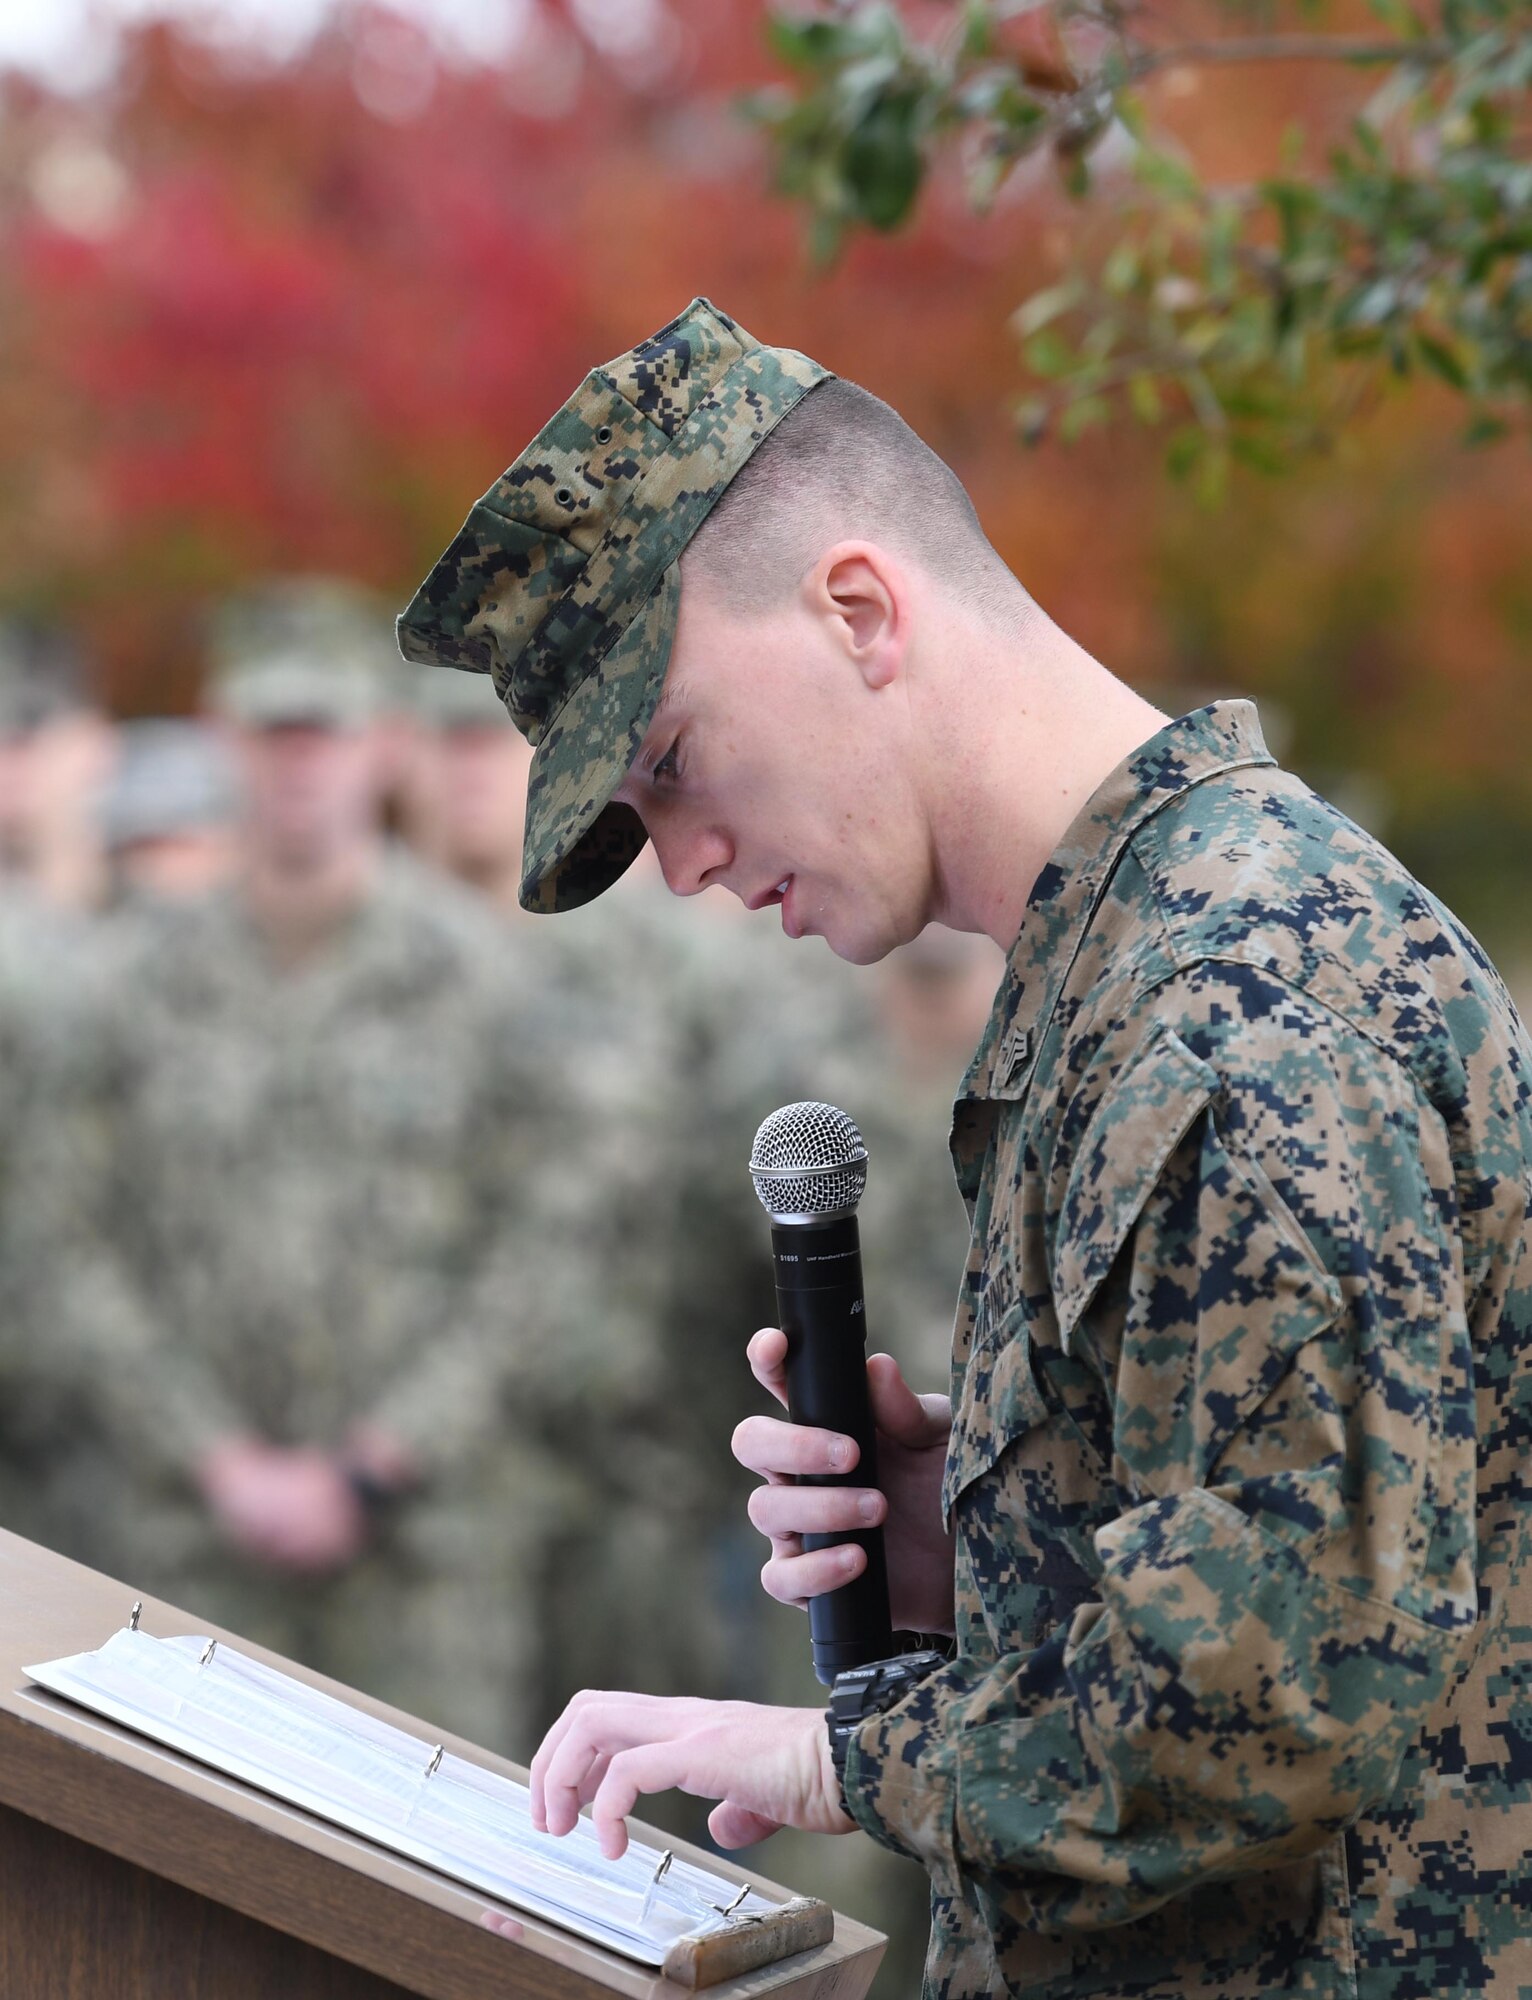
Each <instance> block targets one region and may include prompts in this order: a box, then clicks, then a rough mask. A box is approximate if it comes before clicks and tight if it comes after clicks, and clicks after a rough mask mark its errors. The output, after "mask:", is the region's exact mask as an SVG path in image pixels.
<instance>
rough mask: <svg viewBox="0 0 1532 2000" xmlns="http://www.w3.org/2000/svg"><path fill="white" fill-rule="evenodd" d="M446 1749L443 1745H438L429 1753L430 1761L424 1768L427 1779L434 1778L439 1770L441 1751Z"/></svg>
mask: <svg viewBox="0 0 1532 2000" xmlns="http://www.w3.org/2000/svg"><path fill="white" fill-rule="evenodd" d="M446 1747H447V1746H446V1744H445V1743H438V1744H437V1746H436V1748H435V1749H434V1750H433V1751H432V1752H431V1761H430V1763H429V1764H427V1766H426V1776H427V1777H428V1778H434V1777H435V1776H436V1774H437V1772H438V1771H439V1770H440V1769H441V1767H442V1752H443V1750H445V1749H446Z"/></svg>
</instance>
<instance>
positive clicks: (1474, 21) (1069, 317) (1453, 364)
mask: <svg viewBox="0 0 1532 2000" xmlns="http://www.w3.org/2000/svg"><path fill="white" fill-rule="evenodd" d="M1290 11H1291V10H1290V9H1283V8H1280V7H1262V8H1260V9H1259V10H1257V9H1255V8H1253V7H1251V6H1249V5H1248V4H1244V0H1225V4H1224V5H1223V6H1222V7H1215V8H1210V7H1208V6H1207V5H1205V4H1201V5H1199V4H1186V0H1182V4H1179V5H1177V4H1172V5H1171V6H1169V7H1166V6H1155V7H1152V8H1151V7H1149V6H1147V5H1145V4H1143V0H960V4H951V0H949V4H946V5H932V4H929V0H926V4H920V0H915V4H911V5H908V6H906V7H905V8H903V9H902V10H901V9H900V8H896V7H893V6H890V5H886V4H884V0H850V4H831V5H830V6H828V7H827V8H826V9H824V10H822V11H821V12H819V13H818V14H813V15H803V14H788V13H777V14H774V15H773V17H772V21H771V35H772V41H773V44H774V46H775V47H776V48H777V50H778V51H779V52H780V53H781V55H782V56H783V58H784V60H785V61H786V62H787V63H788V64H790V65H791V66H792V68H793V69H794V70H795V71H796V72H797V86H796V88H795V89H787V88H781V87H779V88H777V89H775V90H773V91H770V92H764V93H761V94H760V96H759V97H758V98H757V99H756V110H757V113H758V115H759V116H760V118H761V119H762V121H763V122H764V123H765V124H766V125H767V126H768V127H769V128H770V130H771V131H772V133H773V136H774V138H775V141H776V148H777V169H778V178H779V182H780V184H781V186H782V187H783V188H784V189H785V190H787V191H788V192H790V193H792V194H794V195H797V196H800V197H802V198H803V199H804V200H805V201H806V202H807V203H808V204H809V206H810V208H811V210H812V212H813V216H814V231H813V240H814V243H815V247H816V249H817V250H818V252H819V254H820V255H822V256H828V255H831V254H833V252H834V250H835V248H836V247H837V246H838V244H839V242H840V240H841V238H842V236H843V234H844V233H845V232H846V230H848V229H850V228H852V227H855V226H857V225H869V226H871V227H874V228H878V229H895V228H897V227H899V226H900V224H902V223H903V222H904V221H905V220H906V219H907V218H908V217H909V215H910V214H911V212H912V211H913V209H914V207H915V204H916V201H917V198H918V195H919V192H920V189H921V185H922V182H923V181H924V180H925V178H926V175H927V170H928V166H929V164H930V161H931V159H932V158H933V157H934V156H936V155H938V154H939V153H941V152H943V151H956V152H957V153H958V154H959V155H960V157H961V160H962V165H963V172H964V178H965V181H966V185H967V189H968V193H969V197H970V199H971V200H972V202H973V203H974V205H975V206H976V207H977V208H979V209H984V208H987V207H989V206H990V205H991V204H992V203H993V202H994V201H995V199H996V198H997V196H999V195H1000V193H1001V192H1002V191H1003V190H1004V188H1005V187H1006V184H1007V182H1008V181H1009V180H1011V179H1012V178H1013V177H1014V176H1015V174H1016V172H1017V169H1018V167H1019V166H1021V165H1022V164H1023V163H1027V162H1037V161H1039V160H1051V161H1052V163H1053V165H1054V166H1055V168H1056V169H1057V171H1058V174H1059V177H1060V180H1061V182H1062V184H1063V186H1064V187H1065V188H1066V189H1067V190H1068V191H1069V192H1070V193H1071V194H1073V195H1075V196H1077V197H1079V198H1081V200H1082V201H1083V200H1084V198H1085V197H1087V196H1088V195H1090V194H1091V192H1092V191H1093V189H1094V190H1095V191H1097V192H1098V193H1099V194H1100V195H1101V196H1102V197H1104V206H1105V207H1106V209H1107V211H1108V214H1109V224H1108V227H1107V228H1105V229H1100V228H1098V229H1095V230H1092V229H1090V227H1089V221H1088V219H1087V222H1086V226H1085V228H1084V229H1083V230H1082V236H1083V241H1082V244H1081V254H1080V255H1079V256H1078V257H1077V258H1076V259H1075V260H1074V264H1073V268H1072V269H1071V270H1070V272H1069V274H1068V276H1067V277H1065V278H1063V279H1061V280H1060V281H1058V282H1056V283H1054V284H1051V285H1049V286H1047V287H1045V288H1044V289H1043V290H1041V291H1038V292H1035V293H1034V294H1033V295H1032V297H1030V298H1029V299H1027V300H1026V302H1025V303H1024V304H1023V305H1022V306H1021V307H1020V309H1019V310H1018V311H1017V313H1016V315H1015V320H1014V324H1015V326H1016V329H1017V332H1018V335H1019V336H1020V337H1021V339H1022V341H1023V343H1024V351H1025V356H1026V360H1027V363H1028V365H1029V367H1030V369H1031V372H1032V374H1033V376H1034V378H1036V379H1037V381H1038V383H1039V388H1038V391H1037V393H1035V394H1034V395H1032V396H1031V397H1029V398H1028V400H1027V401H1026V403H1025V404H1024V405H1023V407H1022V411H1021V422H1022V429H1023V432H1024V434H1025V435H1027V436H1028V437H1029V438H1031V439H1033V440H1036V439H1037V438H1040V437H1041V436H1043V435H1044V434H1045V433H1046V432H1047V430H1048V429H1049V427H1050V425H1051V424H1053V423H1055V422H1056V423H1057V425H1058V428H1059V430H1060V431H1061V433H1062V434H1063V436H1065V437H1066V438H1070V437H1076V436H1078V435H1080V433H1081V432H1082V431H1084V430H1086V429H1087V428H1089V427H1090V426H1091V425H1094V424H1102V423H1106V422H1107V421H1108V420H1109V419H1111V418H1112V417H1113V416H1114V415H1116V414H1118V413H1120V412H1129V413H1131V414H1133V415H1135V416H1137V418H1138V419H1139V420H1140V421H1141V422H1143V423H1146V424H1150V425H1157V424H1159V423H1160V422H1161V421H1162V419H1163V418H1165V417H1166V416H1167V415H1173V416H1174V417H1175V419H1176V427H1175V429H1174V431H1173V433H1172V436H1171V440H1170V448H1169V454H1168V456H1169V464H1170V467H1171V470H1172V471H1174V472H1177V473H1180V474H1183V475H1184V474H1187V473H1192V474H1194V475H1195V481H1196V484H1197V487H1198V489H1199V490H1200V491H1201V492H1202V493H1203V494H1204V496H1205V497H1208V498H1212V497H1216V496H1217V495H1218V494H1220V493H1221V492H1222V490H1223V485H1224V482H1225V480H1226V478H1227V475H1228V470H1229V467H1230V464H1231V463H1242V464H1245V465H1250V466H1254V467H1256V468H1258V469H1260V470H1265V471H1272V470H1279V469H1281V467H1282V466H1283V465H1284V464H1285V463H1286V462H1288V461H1289V460H1290V459H1291V457H1292V455H1293V453H1294V452H1295V451H1302V450H1305V449H1311V448H1312V447H1313V446H1314V445H1315V444H1316V443H1322V442H1324V441H1325V440H1326V439H1327V438H1328V437H1329V436H1330V435H1331V434H1332V433H1333V431H1334V430H1335V428H1336V427H1337V426H1338V425H1340V424H1343V423H1344V422H1345V421H1346V420H1347V417H1348V416H1349V415H1350V414H1351V413H1352V412H1353V411H1354V410H1355V409H1356V408H1357V407H1358V405H1359V404H1360V403H1361V402H1362V401H1363V400H1364V399H1366V398H1367V397H1368V396H1369V395H1370V394H1371V393H1375V392H1376V390H1377V388H1378V386H1379V385H1380V384H1381V383H1386V382H1387V381H1388V379H1389V378H1390V377H1393V378H1395V379H1396V380H1408V378H1409V377H1410V376H1411V375H1412V373H1414V372H1415V371H1416V370H1417V369H1419V370H1424V371H1426V372H1428V373H1429V374H1432V375H1434V376H1436V377H1437V378H1438V379H1439V380H1440V381H1442V382H1444V383H1446V384H1447V386H1448V387H1449V388H1450V389H1452V390H1454V391H1456V392H1457V393H1459V394H1460V395H1461V396H1462V397H1463V398H1464V400H1465V402H1466V403H1467V404H1468V406H1469V411H1470V420H1469V424H1468V429H1467V442H1469V443H1471V444H1484V443H1489V442H1493V441H1497V440H1499V439H1500V438H1503V437H1504V436H1505V435H1506V434H1507V432H1508V429H1509V426H1510V423H1511V422H1512V421H1513V420H1521V421H1523V422H1524V420H1525V418H1526V416H1527V414H1528V411H1529V406H1532V119H1529V117H1528V115H1527V110H1528V102H1529V99H1528V86H1529V84H1532V6H1529V5H1528V4H1527V0H1436V4H1434V5H1432V6H1431V7H1430V8H1429V10H1427V9H1424V8H1417V7H1415V6H1412V5H1410V4H1409V3H1408V0H1368V4H1367V8H1366V11H1365V13H1364V17H1363V18H1364V20H1365V21H1367V23H1368V31H1364V32H1355V31H1352V30H1351V26H1350V23H1349V22H1348V21H1347V20H1345V19H1342V20H1340V21H1339V22H1337V20H1336V16H1337V14H1341V15H1344V14H1346V13H1347V12H1348V11H1349V12H1354V11H1355V9H1351V10H1347V9H1345V8H1344V7H1338V6H1336V5H1333V4H1331V5H1327V4H1325V3H1324V0H1308V4H1305V5H1303V6H1302V7H1301V8H1300V10H1299V12H1300V15H1301V21H1300V23H1299V25H1297V26H1294V25H1293V24H1292V23H1291V22H1290V21H1288V20H1286V19H1284V18H1283V16H1284V14H1286V13H1288V12H1290ZM1316 27H1317V28H1319V29H1321V30H1322V31H1321V32H1315V31H1314V30H1315V29H1316ZM1272 64H1279V65H1282V66H1284V67H1285V68H1287V69H1288V70H1289V71H1290V72H1292V73H1294V74H1296V75H1298V76H1299V77H1301V78H1302V79H1303V81H1304V83H1305V85H1306V94H1307V101H1306V102H1305V103H1304V105H1303V110H1302V114H1301V117H1300V118H1299V119H1298V120H1296V121H1295V122H1292V123H1290V124H1288V125H1287V126H1286V128H1285V129H1284V131H1283V132H1282V136H1281V141H1280V144H1279V145H1278V146H1277V147H1276V148H1274V149H1271V152H1270V153H1269V154H1268V156H1267V157H1264V158H1263V157H1262V149H1261V148H1260V146H1259V145H1258V144H1257V145H1253V146H1247V147H1246V148H1245V149H1244V150H1243V155H1242V157H1241V158H1240V159H1239V160H1238V162H1237V165H1235V163H1231V162H1230V161H1229V160H1227V159H1224V160H1222V161H1220V160H1219V159H1218V158H1217V156H1216V154H1213V156H1212V157H1210V158H1207V159H1203V158H1199V148H1198V147H1197V145H1196V143H1195V139H1194V137H1193V136H1192V135H1190V134H1189V133H1188V132H1187V131H1186V129H1185V121H1179V122H1178V120H1177V118H1176V115H1175V108H1176V103H1177V99H1178V93H1179V94H1181V95H1184V93H1185V90H1186V86H1187V84H1188V81H1190V80H1195V79H1196V77H1197V76H1198V74H1199V73H1200V72H1206V71H1212V72H1215V73H1217V72H1222V73H1223V75H1224V78H1225V81H1224V86H1223V87H1224V89H1225V90H1226V92H1227V93H1228V94H1229V95H1230V96H1233V97H1238V98H1239V99H1240V100H1241V101H1244V102H1249V101H1250V99H1251V97H1252V93H1251V91H1250V86H1249V81H1248V79H1249V76H1250V74H1251V73H1252V72H1254V71H1259V70H1260V69H1261V68H1264V67H1266V66H1269V65H1272ZM1252 108H1254V106H1252ZM1208 150H1209V151H1211V149H1208ZM1231 165H1234V166H1235V170H1234V171H1232V172H1231V171H1230V168H1231Z"/></svg>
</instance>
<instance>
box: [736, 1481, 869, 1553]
mask: <svg viewBox="0 0 1532 2000" xmlns="http://www.w3.org/2000/svg"><path fill="white" fill-rule="evenodd" d="M745 1511H746V1513H747V1514H748V1515H749V1516H750V1521H751V1525H752V1526H753V1527H756V1528H759V1529H760V1531H761V1533H762V1534H763V1535H769V1536H771V1537H772V1539H773V1540H775V1541H780V1540H783V1539H784V1538H786V1537H788V1536H792V1537H794V1538H796V1537H797V1536H799V1535H835V1534H854V1533H855V1532H856V1531H857V1530H858V1529H859V1528H875V1527H876V1526H877V1525H878V1523H879V1522H880V1521H882V1520H883V1519H885V1517H886V1516H887V1514H888V1502H887V1501H886V1500H885V1499H884V1497H883V1495H882V1494H881V1493H879V1492H878V1491H877V1490H876V1489H875V1488H872V1487H867V1486H783V1485H773V1486H757V1487H756V1488H755V1490H754V1491H753V1492H752V1493H751V1495H750V1498H749V1500H748V1501H747V1502H746V1503H745Z"/></svg>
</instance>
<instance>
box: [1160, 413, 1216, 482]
mask: <svg viewBox="0 0 1532 2000" xmlns="http://www.w3.org/2000/svg"><path fill="white" fill-rule="evenodd" d="M1208 442H1209V440H1208V434H1207V432H1206V431H1205V430H1202V429H1200V428H1199V427H1198V426H1197V425H1196V424H1183V425H1182V426H1181V428H1180V429H1179V430H1177V431H1173V432H1172V433H1171V437H1170V442H1169V444H1167V445H1166V447H1165V469H1166V471H1167V472H1168V473H1169V474H1170V476H1171V478H1172V479H1189V478H1190V477H1191V475H1192V473H1193V471H1194V470H1195V469H1196V465H1197V461H1198V460H1199V459H1200V458H1201V457H1202V454H1203V453H1204V452H1205V451H1206V450H1207V448H1208Z"/></svg>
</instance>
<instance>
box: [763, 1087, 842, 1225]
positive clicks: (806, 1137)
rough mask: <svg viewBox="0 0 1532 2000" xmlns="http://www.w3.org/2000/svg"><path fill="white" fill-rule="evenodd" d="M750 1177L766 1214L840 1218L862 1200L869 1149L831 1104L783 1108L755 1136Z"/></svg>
mask: <svg viewBox="0 0 1532 2000" xmlns="http://www.w3.org/2000/svg"><path fill="white" fill-rule="evenodd" d="M750 1178H751V1179H752V1180H753V1181H754V1183H755V1191H756V1194H757V1195H758V1196H759V1197H760V1202H761V1206H762V1207H763V1208H764V1209H765V1210H766V1212H767V1214H768V1215H813V1216H819V1215H836V1214H840V1213H842V1212H844V1211H846V1210H849V1209H854V1208H855V1207H856V1205H857V1203H858V1202H859V1201H860V1200H861V1198H862V1191H863V1189H864V1188H865V1187H866V1185H867V1148H866V1146H865V1145H864V1144H863V1143H862V1135H861V1133H860V1132H859V1131H858V1130H857V1127H856V1122H855V1120H854V1119H852V1118H848V1117H847V1115H846V1113H845V1112H844V1111H841V1110H839V1109H837V1107H836V1106H835V1105H833V1104H821V1103H818V1102H815V1101H808V1102H804V1103H802V1104H784V1105H783V1106H782V1108H781V1110H780V1111H773V1112H772V1114H771V1116H770V1117H769V1118H768V1119H766V1120H765V1121H764V1122H763V1123H762V1125H761V1128H760V1130H759V1131H758V1132H757V1133H756V1135H755V1143H754V1145H753V1146H752V1147H751V1148H750Z"/></svg>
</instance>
